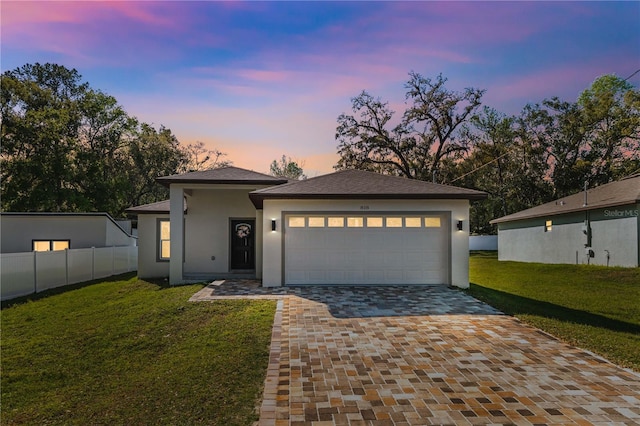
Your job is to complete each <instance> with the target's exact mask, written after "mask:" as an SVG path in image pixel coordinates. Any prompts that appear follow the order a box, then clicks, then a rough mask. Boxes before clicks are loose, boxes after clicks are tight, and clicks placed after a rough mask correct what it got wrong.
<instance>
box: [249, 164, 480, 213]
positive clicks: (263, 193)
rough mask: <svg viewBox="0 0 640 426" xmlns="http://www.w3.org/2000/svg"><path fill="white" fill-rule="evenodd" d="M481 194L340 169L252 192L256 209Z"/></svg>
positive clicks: (467, 197) (466, 196) (467, 196)
mask: <svg viewBox="0 0 640 426" xmlns="http://www.w3.org/2000/svg"><path fill="white" fill-rule="evenodd" d="M486 196H487V194H486V193H485V192H482V191H476V190H472V189H466V188H460V187H456V186H450V185H441V184H436V183H431V182H424V181H419V180H414V179H407V178H402V177H396V176H387V175H381V174H379V173H373V172H367V171H363V170H341V171H338V172H335V173H331V174H327V175H322V176H318V177H314V178H310V179H306V180H301V181H294V182H290V183H288V184H284V185H278V186H273V187H270V188H264V189H260V190H257V191H253V192H251V193H250V194H249V197H250V198H251V201H253V203H254V205H255V206H256V207H257V208H262V205H263V201H264V200H265V199H466V200H479V199H482V198H486Z"/></svg>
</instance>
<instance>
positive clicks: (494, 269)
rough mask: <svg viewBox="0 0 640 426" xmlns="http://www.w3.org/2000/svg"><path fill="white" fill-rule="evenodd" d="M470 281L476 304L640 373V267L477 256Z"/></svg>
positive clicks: (473, 257) (489, 255)
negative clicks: (521, 321) (555, 263)
mask: <svg viewBox="0 0 640 426" xmlns="http://www.w3.org/2000/svg"><path fill="white" fill-rule="evenodd" d="M470 281H471V287H470V288H469V293H470V294H472V295H473V296H475V297H477V298H478V299H481V300H483V301H485V302H487V303H489V304H490V305H492V306H494V307H496V308H498V309H500V310H501V311H503V312H505V313H507V314H510V315H514V316H516V317H518V318H520V319H521V320H523V321H524V322H526V323H529V324H531V325H533V326H535V327H538V328H540V329H542V330H544V331H546V332H548V333H550V334H553V335H554V336H557V337H558V338H560V339H562V340H565V341H567V342H569V343H571V344H574V345H576V346H579V347H581V348H584V349H587V350H590V351H593V352H595V353H598V354H600V355H602V356H604V357H605V358H607V359H609V360H611V361H612V362H615V363H616V364H619V365H621V366H624V367H629V368H633V369H635V370H636V371H640V268H608V267H604V266H588V265H548V264H541V263H521V262H499V261H498V259H497V255H495V254H489V253H482V252H480V253H474V254H472V255H471V259H470Z"/></svg>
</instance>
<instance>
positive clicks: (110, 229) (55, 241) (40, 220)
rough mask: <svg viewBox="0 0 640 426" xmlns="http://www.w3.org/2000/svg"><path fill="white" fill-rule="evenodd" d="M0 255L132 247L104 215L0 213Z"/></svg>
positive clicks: (132, 240) (129, 238) (127, 236)
mask: <svg viewBox="0 0 640 426" xmlns="http://www.w3.org/2000/svg"><path fill="white" fill-rule="evenodd" d="M0 226H1V228H0V232H1V234H0V236H1V238H0V241H1V244H0V252H2V253H23V252H30V251H52V250H54V251H55V250H64V249H79V248H90V247H113V246H116V247H118V246H135V245H136V239H135V237H133V236H131V235H130V233H128V232H126V231H125V230H124V229H123V228H122V226H121V224H119V223H118V222H116V221H114V220H113V218H112V217H111V216H109V215H108V214H107V213H17V212H15V213H14V212H7V213H0Z"/></svg>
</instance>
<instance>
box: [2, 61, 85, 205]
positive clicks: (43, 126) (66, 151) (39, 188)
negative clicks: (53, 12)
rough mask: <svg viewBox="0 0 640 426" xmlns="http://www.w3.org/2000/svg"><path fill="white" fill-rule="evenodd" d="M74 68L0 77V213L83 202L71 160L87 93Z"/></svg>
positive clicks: (48, 67)
mask: <svg viewBox="0 0 640 426" xmlns="http://www.w3.org/2000/svg"><path fill="white" fill-rule="evenodd" d="M80 78H81V77H80V75H79V74H78V72H77V71H76V70H68V69H66V68H64V67H61V66H59V65H53V64H45V65H40V64H35V65H25V66H23V67H21V68H17V69H15V70H13V71H7V72H5V73H3V75H2V79H1V82H0V83H1V84H0V93H1V100H2V105H1V107H0V108H1V112H2V131H1V132H2V147H1V151H0V152H1V154H0V162H1V163H0V166H1V167H0V169H1V179H2V183H1V190H2V209H3V210H15V211H55V212H58V211H70V210H73V209H76V208H77V207H78V206H79V205H82V204H83V202H82V200H81V199H80V197H79V194H78V193H77V191H75V188H73V185H72V182H73V174H74V165H73V158H74V153H75V151H76V149H77V144H78V131H79V127H80V123H81V113H80V110H79V107H78V102H79V101H80V100H81V98H82V97H83V96H84V94H85V93H86V91H87V90H88V85H87V84H86V83H81V82H80Z"/></svg>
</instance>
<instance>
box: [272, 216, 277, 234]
mask: <svg viewBox="0 0 640 426" xmlns="http://www.w3.org/2000/svg"><path fill="white" fill-rule="evenodd" d="M271 232H276V220H275V219H271Z"/></svg>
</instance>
